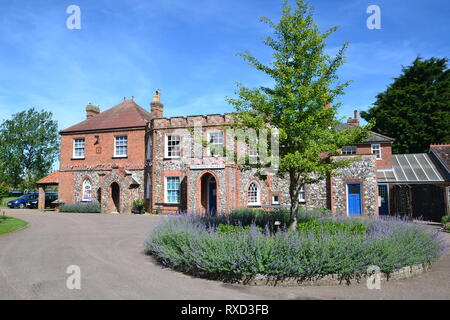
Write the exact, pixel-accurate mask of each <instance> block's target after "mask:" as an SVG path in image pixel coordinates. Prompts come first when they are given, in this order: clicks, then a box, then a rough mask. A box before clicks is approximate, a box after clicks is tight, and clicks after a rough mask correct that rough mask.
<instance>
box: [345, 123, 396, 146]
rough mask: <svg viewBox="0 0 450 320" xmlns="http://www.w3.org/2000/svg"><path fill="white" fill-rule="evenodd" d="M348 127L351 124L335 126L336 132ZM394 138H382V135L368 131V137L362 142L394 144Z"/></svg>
mask: <svg viewBox="0 0 450 320" xmlns="http://www.w3.org/2000/svg"><path fill="white" fill-rule="evenodd" d="M349 127H352V125H351V124H348V123H341V124H339V125H337V126H336V129H337V130H345V129H347V128H349ZM394 141H395V139H394V138H390V137H388V136H384V135H382V134H379V133H376V132H373V131H370V136H369V137H368V138H367V139H366V140H365V141H364V143H374V142H390V143H392V142H394Z"/></svg>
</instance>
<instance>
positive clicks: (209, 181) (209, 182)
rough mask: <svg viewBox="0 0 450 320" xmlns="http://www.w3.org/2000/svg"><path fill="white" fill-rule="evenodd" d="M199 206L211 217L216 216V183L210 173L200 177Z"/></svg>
mask: <svg viewBox="0 0 450 320" xmlns="http://www.w3.org/2000/svg"><path fill="white" fill-rule="evenodd" d="M200 192H201V205H202V209H203V211H204V212H205V213H206V214H208V215H211V216H215V215H216V214H217V181H216V178H215V177H214V176H213V175H212V174H211V173H205V174H204V175H203V176H202V177H201V188H200Z"/></svg>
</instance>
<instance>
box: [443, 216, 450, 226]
mask: <svg viewBox="0 0 450 320" xmlns="http://www.w3.org/2000/svg"><path fill="white" fill-rule="evenodd" d="M441 222H442V224H443V225H446V224H447V223H450V216H443V217H442V220H441Z"/></svg>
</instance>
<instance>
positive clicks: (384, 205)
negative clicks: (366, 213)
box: [378, 184, 389, 214]
mask: <svg viewBox="0 0 450 320" xmlns="http://www.w3.org/2000/svg"><path fill="white" fill-rule="evenodd" d="M388 195H389V193H388V185H387V184H379V185H378V197H379V198H380V210H379V213H380V214H389V197H388Z"/></svg>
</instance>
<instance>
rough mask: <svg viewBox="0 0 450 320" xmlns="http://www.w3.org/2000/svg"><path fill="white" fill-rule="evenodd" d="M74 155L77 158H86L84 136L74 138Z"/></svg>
mask: <svg viewBox="0 0 450 320" xmlns="http://www.w3.org/2000/svg"><path fill="white" fill-rule="evenodd" d="M73 157H74V158H75V159H83V158H84V138H80V139H74V140H73Z"/></svg>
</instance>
